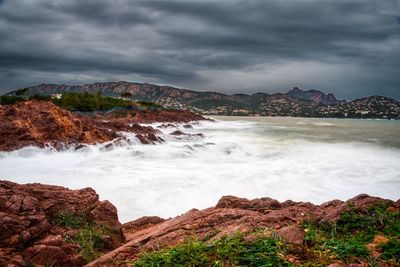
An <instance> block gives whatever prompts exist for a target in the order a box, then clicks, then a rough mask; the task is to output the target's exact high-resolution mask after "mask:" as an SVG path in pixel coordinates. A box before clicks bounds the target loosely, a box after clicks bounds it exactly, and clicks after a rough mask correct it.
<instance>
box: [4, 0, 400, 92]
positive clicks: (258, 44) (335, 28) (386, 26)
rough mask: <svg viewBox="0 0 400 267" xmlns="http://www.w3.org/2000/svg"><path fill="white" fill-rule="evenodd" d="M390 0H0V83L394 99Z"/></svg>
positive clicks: (393, 4) (397, 36)
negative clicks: (299, 91)
mask: <svg viewBox="0 0 400 267" xmlns="http://www.w3.org/2000/svg"><path fill="white" fill-rule="evenodd" d="M399 2H400V0H376V1H373V0H315V1H314V0H296V1H293V0H268V1H266V0H259V1H256V0H243V1H221V0H219V1H205V0H199V1H183V0H182V1H129V0H108V1H106V0H93V1H89V0H68V1H66V0H0V92H1V93H4V92H6V91H9V90H12V89H16V88H20V87H24V86H29V85H35V84H39V83H67V84H82V83H89V82H101V81H117V80H126V81H138V82H149V83H156V84H168V85H172V86H177V87H182V88H191V89H195V90H211V91H218V92H224V93H239V92H241V93H254V92H259V91H262V92H267V93H272V92H283V91H287V90H288V89H290V88H292V87H294V86H299V87H301V88H304V89H318V90H322V91H325V92H332V93H334V94H336V96H337V97H338V98H347V99H352V98H356V97H361V96H367V95H372V94H380V95H386V96H390V97H394V98H397V99H400V3H399Z"/></svg>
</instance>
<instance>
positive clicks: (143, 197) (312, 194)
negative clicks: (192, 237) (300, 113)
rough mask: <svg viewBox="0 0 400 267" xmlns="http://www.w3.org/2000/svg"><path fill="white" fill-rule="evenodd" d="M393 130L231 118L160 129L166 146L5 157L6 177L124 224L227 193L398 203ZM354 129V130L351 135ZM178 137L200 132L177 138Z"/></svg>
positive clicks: (1, 165)
mask: <svg viewBox="0 0 400 267" xmlns="http://www.w3.org/2000/svg"><path fill="white" fill-rule="evenodd" d="M298 122H300V123H298ZM377 123H379V122H377ZM385 123H387V122H382V123H381V124H382V125H381V124H379V125H378V126H377V125H372V126H371V122H367V123H364V122H361V123H360V122H351V121H339V120H337V121H335V120H316V121H315V120H311V121H309V120H307V119H297V121H296V119H277V118H259V119H247V118H246V119H243V118H239V119H237V118H235V119H232V118H223V120H221V119H220V120H219V121H218V122H201V123H200V124H198V125H195V126H194V128H189V129H186V128H183V126H182V125H178V124H177V125H175V126H176V127H172V128H159V129H160V130H161V131H163V135H162V136H161V137H162V138H163V139H164V140H166V142H165V143H162V144H158V145H141V144H139V142H138V141H137V139H136V137H134V135H132V134H125V136H126V137H128V139H129V140H130V142H125V143H118V144H116V145H114V146H113V148H112V149H105V145H96V146H90V147H88V148H86V149H82V150H78V151H74V150H68V151H63V152H56V151H52V150H49V149H38V148H32V147H29V148H24V149H21V150H18V151H13V152H7V153H4V152H3V153H0V178H2V179H7V180H11V181H15V182H18V183H29V182H40V183H46V184H56V185H63V186H67V187H70V188H82V187H93V188H94V189H95V190H96V191H97V192H98V193H99V195H100V197H101V199H108V200H110V201H111V202H112V203H114V204H115V205H116V206H117V208H118V212H119V216H120V220H121V221H123V222H125V221H129V220H132V219H135V218H138V217H140V216H144V215H158V216H161V217H170V216H176V215H179V214H181V213H183V212H185V211H187V210H189V209H191V208H205V207H209V206H212V205H215V204H216V202H217V201H218V199H219V198H220V197H221V196H223V195H228V194H229V195H236V196H241V197H247V198H255V197H263V196H269V197H272V198H276V199H278V200H281V201H282V200H286V199H292V200H298V201H300V200H301V201H312V202H314V203H321V202H323V201H327V200H330V199H334V198H339V199H347V198H349V197H352V196H354V195H356V194H359V193H368V194H372V195H377V196H381V197H385V198H391V199H397V198H399V197H400V164H399V163H400V149H399V147H398V146H396V144H395V145H393V144H389V145H388V144H386V143H385V142H386V141H388V142H389V141H390V140H386V139H390V138H391V137H390V136H385V135H384V133H394V136H397V137H398V136H399V135H398V134H399V127H400V125H399V124H398V123H397V122H393V123H394V124H393V125H394V126H393V125H391V124H388V125H387V124H385ZM328 124H329V127H326V126H327V125H328ZM383 124H384V125H383ZM348 125H353V126H354V127H353V128H352V129H353V132H347V133H343V131H342V130H341V129H344V127H345V126H346V127H347V126H348ZM357 127H359V128H360V129H359V132H357V131H356V132H354V129H356V128H357ZM365 127H372V128H368V129H374V131H377V129H378V130H379V131H378V132H371V131H372V130H371V131H367V130H366V128H365ZM379 127H381V128H382V129H380V128H379ZM175 130H181V131H182V132H185V133H189V134H192V135H187V136H171V135H169V133H171V132H173V131H175ZM393 131H394V132H393ZM196 133H203V134H204V137H203V138H202V137H201V136H198V135H195V134H196ZM366 133H368V134H366ZM363 134H364V135H365V134H366V136H364V135H363ZM371 139H373V140H374V141H373V142H372V141H371ZM376 140H380V141H379V142H378V141H376ZM389 143H390V142H389Z"/></svg>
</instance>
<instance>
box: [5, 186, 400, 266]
mask: <svg viewBox="0 0 400 267" xmlns="http://www.w3.org/2000/svg"><path fill="white" fill-rule="evenodd" d="M0 215H1V216H0V229H1V231H0V233H1V235H0V265H1V266H26V265H29V264H30V266H49V265H52V266H82V265H84V264H87V266H188V265H190V266H260V265H263V266H264V265H268V266H298V265H308V266H317V265H318V266H328V265H329V266H349V265H345V264H346V263H353V265H351V266H368V264H371V263H374V264H375V265H376V266H396V264H398V262H399V260H400V251H399V246H398V245H399V243H400V240H399V232H398V231H399V225H400V200H398V201H397V202H393V201H391V200H387V199H381V198H377V197H371V196H368V195H359V196H356V197H354V198H352V199H350V200H348V201H345V202H344V201H340V200H333V201H330V202H326V203H323V204H321V205H315V204H312V203H305V202H293V201H290V200H288V201H285V202H279V201H277V200H274V199H270V198H260V199H253V200H247V199H243V198H237V197H233V196H225V197H223V198H221V199H220V201H219V202H218V203H217V205H216V206H215V207H210V208H207V209H204V210H196V209H193V210H190V211H188V212H187V213H185V214H183V215H181V216H178V217H175V218H170V219H162V218H158V217H143V218H139V219H137V220H135V221H132V222H129V223H126V224H123V225H121V224H120V223H119V222H118V218H117V212H116V209H115V207H114V206H113V205H112V204H111V203H109V202H107V201H99V200H98V196H97V195H96V193H95V192H94V191H93V190H92V189H90V188H86V189H81V190H69V189H66V188H62V187H58V186H48V185H40V184H26V185H19V184H15V183H11V182H7V181H1V182H0ZM95 258H97V259H95ZM92 259H95V260H93V261H90V260H92Z"/></svg>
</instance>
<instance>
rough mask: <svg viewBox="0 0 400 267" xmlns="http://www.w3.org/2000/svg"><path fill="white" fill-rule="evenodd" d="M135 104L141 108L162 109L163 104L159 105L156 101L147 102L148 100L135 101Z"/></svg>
mask: <svg viewBox="0 0 400 267" xmlns="http://www.w3.org/2000/svg"><path fill="white" fill-rule="evenodd" d="M136 104H137V105H138V106H139V108H141V109H163V106H161V105H159V104H157V103H153V102H148V101H137V102H136Z"/></svg>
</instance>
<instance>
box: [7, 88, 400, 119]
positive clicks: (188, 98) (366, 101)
mask: <svg viewBox="0 0 400 267" xmlns="http://www.w3.org/2000/svg"><path fill="white" fill-rule="evenodd" d="M69 92H89V93H97V92H101V93H102V95H105V96H113V97H120V96H123V97H125V98H129V99H132V100H136V101H150V102H154V103H157V104H160V105H162V106H164V107H166V108H174V109H189V110H192V111H194V112H197V113H201V114H204V115H256V116H257V115H259V116H295V117H333V118H383V119H399V118H400V102H399V101H397V100H395V99H391V98H387V97H381V96H371V97H366V98H362V99H356V100H354V101H351V102H346V101H345V100H338V99H337V98H336V97H335V96H334V95H333V94H331V93H328V94H326V93H324V92H321V91H318V90H302V89H300V88H298V87H295V88H293V89H292V90H290V91H288V92H287V93H275V94H267V93H262V92H260V93H255V94H252V95H248V94H233V95H227V94H222V93H216V92H208V91H205V92H200V91H193V90H188V89H179V88H175V87H171V86H160V85H154V84H148V83H134V82H125V81H120V82H106V83H93V84H85V85H58V84H41V85H37V86H31V87H28V88H24V89H20V90H16V91H13V92H10V93H9V95H18V94H25V95H35V94H40V95H52V94H65V93H69Z"/></svg>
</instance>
